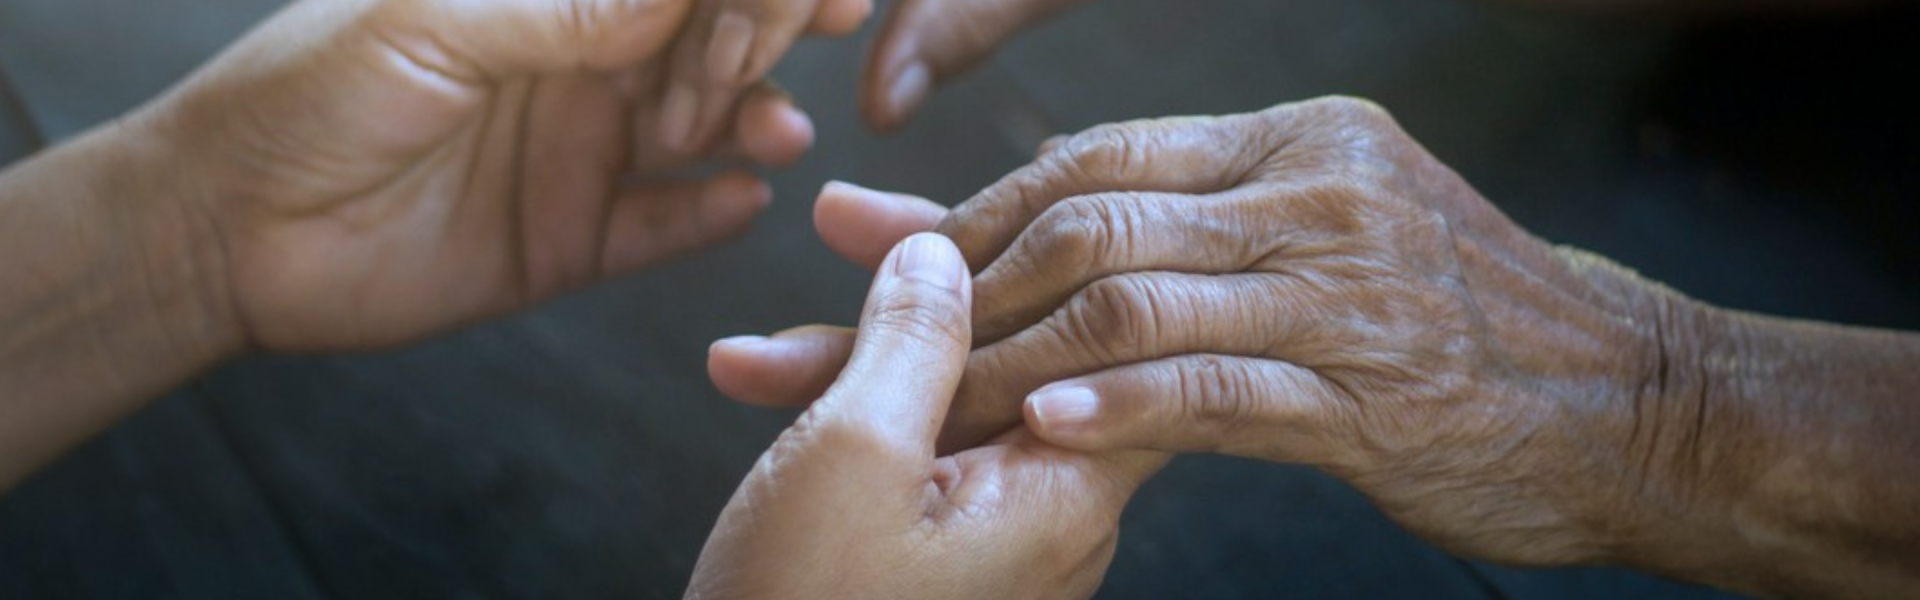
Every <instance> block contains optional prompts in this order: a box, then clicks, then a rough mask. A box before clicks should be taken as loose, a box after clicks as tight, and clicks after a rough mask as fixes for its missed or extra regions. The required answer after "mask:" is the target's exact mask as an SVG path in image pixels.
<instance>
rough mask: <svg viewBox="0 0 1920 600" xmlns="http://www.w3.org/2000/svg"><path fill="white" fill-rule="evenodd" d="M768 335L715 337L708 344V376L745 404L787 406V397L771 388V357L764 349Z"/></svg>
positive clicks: (714, 385) (722, 390)
mask: <svg viewBox="0 0 1920 600" xmlns="http://www.w3.org/2000/svg"><path fill="white" fill-rule="evenodd" d="M767 341H768V340H767V338H765V337H761V336H738V337H731V338H727V339H723V340H718V341H715V342H714V343H713V344H712V345H710V346H708V347H707V378H708V379H710V380H712V381H713V387H714V388H716V389H718V390H720V393H721V394H724V395H726V396H727V397H728V398H732V399H734V400H735V401H737V402H740V403H742V404H751V405H755V406H786V405H788V404H789V403H788V402H785V401H784V400H786V399H785V398H782V397H780V396H779V395H777V394H774V393H772V392H771V391H769V390H768V389H767V387H766V385H765V381H766V379H767V377H766V375H765V372H764V371H765V370H766V368H767V365H766V361H767V357H765V356H763V355H762V354H761V352H760V350H761V348H762V346H763V345H764V344H766V342H767Z"/></svg>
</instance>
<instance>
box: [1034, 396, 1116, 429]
mask: <svg viewBox="0 0 1920 600" xmlns="http://www.w3.org/2000/svg"><path fill="white" fill-rule="evenodd" d="M1027 404H1031V405H1033V416H1034V418H1035V419H1038V420H1039V421H1040V423H1039V425H1040V427H1041V428H1042V429H1047V430H1053V431H1061V430H1067V429H1073V428H1077V427H1080V426H1083V425H1086V424H1087V423H1088V422H1091V421H1093V416H1094V414H1095V413H1098V412H1100V395H1099V394H1095V393H1094V392H1093V389H1092V388H1088V387H1085V386H1079V385H1064V386H1048V387H1044V388H1040V389H1038V390H1035V391H1034V392H1033V394H1032V395H1029V396H1027Z"/></svg>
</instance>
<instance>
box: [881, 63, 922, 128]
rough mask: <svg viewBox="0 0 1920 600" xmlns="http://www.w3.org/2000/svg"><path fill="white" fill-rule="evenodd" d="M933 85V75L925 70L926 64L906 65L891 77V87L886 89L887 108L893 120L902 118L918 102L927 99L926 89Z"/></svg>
mask: <svg viewBox="0 0 1920 600" xmlns="http://www.w3.org/2000/svg"><path fill="white" fill-rule="evenodd" d="M932 85H933V73H932V72H930V71H928V70H927V65H926V63H922V62H912V63H908V64H907V66H906V68H903V69H900V72H899V73H898V74H896V75H894V76H893V87H891V88H888V89H887V106H888V107H889V108H890V109H891V110H892V112H893V116H894V118H896V119H897V118H903V117H905V116H906V115H907V113H909V112H913V109H914V108H916V107H918V106H920V102H921V101H923V100H925V99H926V98H927V89H928V88H929V87H931V86H932Z"/></svg>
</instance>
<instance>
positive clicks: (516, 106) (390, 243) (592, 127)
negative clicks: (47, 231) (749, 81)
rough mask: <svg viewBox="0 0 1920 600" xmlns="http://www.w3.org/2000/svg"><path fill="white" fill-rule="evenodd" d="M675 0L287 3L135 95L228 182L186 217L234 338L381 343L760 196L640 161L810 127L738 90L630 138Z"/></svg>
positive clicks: (634, 252) (612, 259) (749, 143)
mask: <svg viewBox="0 0 1920 600" xmlns="http://www.w3.org/2000/svg"><path fill="white" fill-rule="evenodd" d="M562 5H567V6H562ZM556 12H558V13H562V14H552V13H556ZM685 12H686V7H685V3H684V2H680V1H674V0H664V1H625V2H622V1H615V0H578V1H575V2H570V3H569V2H550V1H540V0H484V1H478V2H471V1H469V2H457V1H454V0H423V1H403V0H376V1H362V2H357V3H349V5H348V6H345V7H343V6H341V5H340V4H338V3H332V4H326V3H317V2H308V3H301V4H296V5H294V6H292V7H290V8H289V9H288V10H287V11H285V12H283V13H282V14H280V15H278V16H276V17H275V18H274V19H273V20H271V21H269V22H268V23H267V24H265V25H263V26H262V27H261V28H260V29H259V30H258V31H256V32H254V33H253V34H252V35H250V36H249V37H248V38H247V39H245V40H243V41H242V42H240V43H239V44H237V45H236V46H235V47H234V48H232V49H230V50H229V51H228V52H227V53H226V54H225V55H224V56H223V57H222V58H221V59H219V60H217V61H215V62H214V63H213V64H212V65H210V66H209V67H208V68H207V69H206V70H205V71H204V72H202V73H201V74H199V75H198V76H196V77H195V78H194V79H192V80H191V81H189V82H188V83H187V84H185V85H184V86H183V87H182V88H181V89H180V90H179V91H178V92H177V93H175V94H173V95H171V96H170V97H168V98H167V99H165V100H163V101H162V102H161V103H160V104H159V105H158V110H160V111H161V112H163V113H165V114H168V115H170V116H171V118H170V119H167V120H168V121H170V122H173V123H175V124H177V125H178V126H179V127H180V128H181V130H182V131H181V132H180V135H182V136H184V137H186V138H187V139H192V140H195V143H194V144H192V146H193V148H192V149H191V150H189V153H190V156H187V157H183V159H184V160H186V161H187V162H188V163H189V164H192V165H196V166H199V167H201V168H205V169H210V170H212V171H215V172H218V173H219V176H215V177H209V178H207V179H208V180H210V181H222V182H240V183H238V184H232V185H229V184H222V185H221V186H220V187H218V188H216V189H212V190H209V193H208V194H207V195H206V196H207V198H208V201H209V202H211V203H218V204H220V205H219V206H215V207H210V209H209V210H207V211H205V213H206V214H207V215H209V217H208V220H209V221H211V222H212V223H213V224H214V227H213V230H214V231H216V232H218V233H217V235H218V237H219V238H220V243H221V245H222V247H223V249H224V251H223V252H222V253H221V254H222V255H223V256H225V257H226V264H224V265H219V266H217V267H214V268H215V269H218V270H221V271H222V272H223V273H224V275H225V279H226V282H227V286H228V288H229V290H230V292H231V293H230V296H231V298H232V303H233V310H234V311H235V312H236V313H237V314H236V316H237V318H239V319H240V320H241V322H242V323H244V324H245V326H246V328H247V331H248V332H249V335H250V336H251V341H252V342H253V343H254V344H256V345H259V346H262V347H266V348H270V349H277V350H340V349H355V348H369V347H380V346H385V345H391V344H396V343H400V342H405V341H409V340H412V339H415V338H418V337H420V336H423V335H426V334H428V333H432V332H435V331H438V330H441V329H444V328H446V327H449V326H454V325H458V324H461V323H466V322H470V321H473V320H477V319H482V318H486V317H489V316H493V315H497V314H500V313H502V312H505V311H509V310H512V309H516V308H520V307H524V306H526V305H528V304H531V303H533V302H536V301H539V300H541V299H544V298H547V297H549V296H551V295H553V294H555V293H557V292H560V291H563V290H566V289H569V288H572V287H577V286H580V285H584V284H586V283H590V282H592V281H595V280H598V279H600V278H602V277H604V276H607V275H609V274H613V273H620V272H626V271H630V270H633V269H638V268H641V267H644V266H647V265H649V264H654V263H656V262H658V261H661V260H664V259H667V258H670V257H672V256H675V255H677V254H679V253H681V252H684V251H687V250H690V249H693V248H697V247H699V246H701V245H703V244H705V243H708V242H711V241H715V240H718V239H723V238H725V237H727V236H729V235H731V234H734V233H736V232H739V231H741V230H742V229H743V228H744V227H746V225H747V224H748V223H750V221H751V219H752V217H753V216H754V215H755V214H757V213H758V212H759V209H760V208H762V207H763V206H764V205H765V204H766V202H767V201H768V199H769V198H768V195H769V192H768V191H767V189H766V186H765V185H764V184H763V183H761V182H760V181H759V180H758V179H756V178H754V177H752V176H751V175H748V174H745V173H739V172H732V173H725V174H722V175H720V176H717V177H712V178H707V179H701V180H695V181H685V182H670V181H663V180H662V179H661V176H662V175H664V174H667V173H670V172H672V171H673V170H675V169H678V168H681V167H684V166H686V165H688V164H690V163H694V162H698V161H700V160H703V159H708V158H724V157H728V156H738V157H742V158H746V159H749V160H752V161H754V162H760V163H781V162H786V161H791V160H793V159H794V158H797V156H798V155H799V153H800V152H802V151H803V150H804V149H805V147H806V146H807V145H808V144H809V143H810V142H811V136H812V132H811V126H810V125H809V124H808V123H807V121H806V119H805V117H804V116H803V115H801V114H799V113H798V112H797V111H795V110H794V109H793V108H792V107H791V106H790V105H788V104H787V103H786V101H785V100H784V99H783V98H782V97H781V96H779V95H778V94H775V93H772V92H771V91H770V90H769V89H767V88H759V89H756V90H752V91H750V92H748V93H747V94H745V95H744V96H743V97H742V99H741V100H740V101H739V103H738V108H737V110H736V116H735V119H734V127H733V128H732V129H733V130H734V131H735V132H738V134H737V135H732V136H728V137H727V141H724V142H722V143H721V144H720V146H719V147H717V148H709V149H699V151H698V153H697V154H691V155H690V154H684V153H673V152H669V151H667V150H666V149H664V148H661V147H658V146H655V145H651V144H648V143H646V142H645V140H654V139H656V138H657V136H652V135H645V134H646V133H648V132H645V131H636V127H649V126H653V125H655V124H657V119H649V118H646V115H647V114H649V113H650V112H652V111H654V110H655V107H656V105H657V101H656V98H657V96H658V94H657V93H656V91H657V90H656V89H655V88H656V87H657V86H656V85H655V80H657V79H658V77H657V76H656V75H657V73H658V69H657V67H656V65H655V64H654V63H655V61H654V60H653V56H654V55H655V54H656V53H657V51H658V49H659V48H661V47H662V46H663V45H664V44H665V43H666V42H667V41H669V40H670V39H671V38H672V36H673V35H674V34H675V31H676V29H677V28H678V26H679V23H680V20H681V18H682V16H683V15H684V14H685ZM462 34H471V35H462ZM288 48H293V50H288Z"/></svg>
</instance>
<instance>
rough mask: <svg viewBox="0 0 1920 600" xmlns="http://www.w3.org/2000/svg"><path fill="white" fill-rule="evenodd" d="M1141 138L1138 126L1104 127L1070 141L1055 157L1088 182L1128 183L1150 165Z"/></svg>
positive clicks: (1126, 124) (1128, 124) (1116, 125)
mask: <svg viewBox="0 0 1920 600" xmlns="http://www.w3.org/2000/svg"><path fill="white" fill-rule="evenodd" d="M1142 135H1143V134H1142V133H1141V130H1140V128H1139V126H1138V124H1137V123H1121V124H1109V125H1101V126H1099V127H1095V128H1093V129H1090V130H1088V131H1087V132H1086V133H1082V134H1080V135H1076V136H1073V137H1072V138H1069V139H1068V140H1067V141H1066V143H1065V144H1064V145H1063V148H1062V151H1061V152H1060V153H1058V154H1056V156H1058V157H1060V158H1061V159H1062V160H1063V164H1062V166H1063V167H1066V168H1068V169H1071V170H1072V171H1073V172H1075V173H1077V174H1080V175H1081V176H1082V177H1085V178H1087V179H1091V180H1100V179H1109V178H1119V179H1125V178H1127V177H1129V176H1131V175H1132V174H1134V173H1136V172H1137V171H1138V170H1139V169H1140V168H1141V167H1143V166H1144V165H1145V164H1146V163H1147V160H1146V148H1147V147H1148V144H1146V143H1144V142H1143V140H1141V139H1139V138H1141V137H1142Z"/></svg>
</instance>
